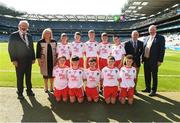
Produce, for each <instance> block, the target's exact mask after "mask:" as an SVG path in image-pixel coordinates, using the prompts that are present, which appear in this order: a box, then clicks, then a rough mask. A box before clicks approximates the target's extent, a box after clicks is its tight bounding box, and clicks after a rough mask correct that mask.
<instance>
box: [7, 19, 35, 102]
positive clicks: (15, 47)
mask: <svg viewBox="0 0 180 123" xmlns="http://www.w3.org/2000/svg"><path fill="white" fill-rule="evenodd" d="M28 27H29V23H28V22H27V21H25V20H22V21H20V22H19V25H18V28H19V30H18V31H16V32H13V33H12V34H11V35H10V38H9V44H8V51H9V55H10V59H11V62H12V63H13V65H14V66H15V69H16V77H17V94H18V99H24V96H23V90H24V86H23V80H24V75H25V80H26V87H27V90H26V92H27V95H28V96H34V93H33V91H32V84H31V69H32V64H33V63H35V53H34V46H33V40H32V36H31V35H30V34H28V33H27V30H28Z"/></svg>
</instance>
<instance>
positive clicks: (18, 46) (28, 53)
mask: <svg viewBox="0 0 180 123" xmlns="http://www.w3.org/2000/svg"><path fill="white" fill-rule="evenodd" d="M27 39H28V43H29V45H28V46H27V45H26V43H25V41H24V40H23V39H22V38H21V36H20V34H19V31H16V32H13V33H12V34H11V35H10V38H9V43H8V51H9V55H10V59H11V61H18V62H27V61H32V60H35V53H34V45H33V40H32V36H31V35H30V34H27Z"/></svg>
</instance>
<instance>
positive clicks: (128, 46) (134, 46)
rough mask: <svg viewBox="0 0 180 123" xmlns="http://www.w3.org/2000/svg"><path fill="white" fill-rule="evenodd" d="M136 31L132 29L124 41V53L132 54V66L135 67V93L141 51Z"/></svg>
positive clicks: (141, 44) (141, 46)
mask: <svg viewBox="0 0 180 123" xmlns="http://www.w3.org/2000/svg"><path fill="white" fill-rule="evenodd" d="M138 38H139V33H138V31H136V30H135V31H133V32H132V33H131V40H129V41H127V42H126V43H125V50H126V55H132V56H133V59H134V63H133V66H134V67H135V68H136V71H137V72H136V80H135V87H134V90H135V94H137V90H136V85H137V81H138V74H139V68H140V66H141V60H140V59H141V55H142V53H143V42H141V41H139V40H138Z"/></svg>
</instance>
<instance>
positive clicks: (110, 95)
mask: <svg viewBox="0 0 180 123" xmlns="http://www.w3.org/2000/svg"><path fill="white" fill-rule="evenodd" d="M107 62H108V66H106V67H104V68H103V69H102V74H101V75H102V76H101V79H103V89H104V91H103V95H104V98H105V101H106V103H107V104H109V103H111V104H115V103H116V97H117V96H118V86H119V82H120V76H119V69H118V68H117V67H114V63H115V58H114V57H113V56H109V57H108V61H107Z"/></svg>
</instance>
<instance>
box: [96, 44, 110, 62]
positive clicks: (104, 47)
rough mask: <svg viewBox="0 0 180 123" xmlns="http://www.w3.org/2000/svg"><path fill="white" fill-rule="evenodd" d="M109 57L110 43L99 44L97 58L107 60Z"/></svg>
mask: <svg viewBox="0 0 180 123" xmlns="http://www.w3.org/2000/svg"><path fill="white" fill-rule="evenodd" d="M110 55H111V44H110V43H102V42H101V43H99V57H100V58H103V59H107V58H108V56H110Z"/></svg>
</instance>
